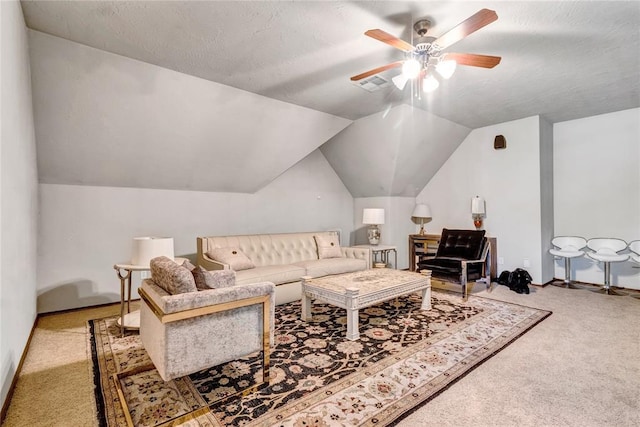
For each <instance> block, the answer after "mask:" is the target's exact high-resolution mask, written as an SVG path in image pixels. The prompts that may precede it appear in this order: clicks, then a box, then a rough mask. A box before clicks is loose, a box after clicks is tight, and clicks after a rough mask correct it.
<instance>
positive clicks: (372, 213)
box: [362, 208, 384, 225]
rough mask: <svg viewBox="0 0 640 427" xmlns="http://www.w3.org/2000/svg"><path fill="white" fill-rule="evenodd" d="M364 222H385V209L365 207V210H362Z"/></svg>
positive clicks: (368, 223)
mask: <svg viewBox="0 0 640 427" xmlns="http://www.w3.org/2000/svg"><path fill="white" fill-rule="evenodd" d="M362 223H363V224H367V225H370V224H371V225H372V224H376V225H380V224H384V209H374V208H366V209H364V211H363V212H362Z"/></svg>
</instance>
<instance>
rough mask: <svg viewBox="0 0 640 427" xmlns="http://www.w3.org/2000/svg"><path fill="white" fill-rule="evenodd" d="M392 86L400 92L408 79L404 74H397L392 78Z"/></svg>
mask: <svg viewBox="0 0 640 427" xmlns="http://www.w3.org/2000/svg"><path fill="white" fill-rule="evenodd" d="M391 81H392V82H393V84H394V85H395V86H396V87H397V88H398V89H400V90H402V89H404V87H405V86H406V84H407V81H409V79H408V78H407V77H406V76H405V75H404V74H398V75H397V76H395V77H394V78H392V79H391Z"/></svg>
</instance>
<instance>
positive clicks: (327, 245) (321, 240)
mask: <svg viewBox="0 0 640 427" xmlns="http://www.w3.org/2000/svg"><path fill="white" fill-rule="evenodd" d="M313 238H314V239H316V246H318V258H319V259H324V258H342V250H341V249H340V242H338V236H336V235H335V234H333V235H330V236H327V235H317V236H313Z"/></svg>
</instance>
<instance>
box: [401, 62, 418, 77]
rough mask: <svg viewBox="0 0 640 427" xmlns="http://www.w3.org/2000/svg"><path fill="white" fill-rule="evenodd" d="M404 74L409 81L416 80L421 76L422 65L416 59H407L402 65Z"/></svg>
mask: <svg viewBox="0 0 640 427" xmlns="http://www.w3.org/2000/svg"><path fill="white" fill-rule="evenodd" d="M402 74H404V76H405V77H406V78H407V79H415V78H416V77H418V74H420V63H419V62H418V61H417V60H416V59H413V58H411V59H407V60H406V61H404V64H402Z"/></svg>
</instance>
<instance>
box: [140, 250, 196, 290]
mask: <svg viewBox="0 0 640 427" xmlns="http://www.w3.org/2000/svg"><path fill="white" fill-rule="evenodd" d="M149 265H150V266H151V278H152V279H153V281H154V282H155V284H156V285H158V286H160V287H161V288H162V289H164V290H165V291H166V292H168V293H169V294H171V295H177V294H183V293H186V292H197V291H198V288H197V287H196V282H195V280H194V278H193V274H191V271H189V269H188V268H186V267H183V266H182V265H178V264H177V263H176V262H175V261H173V260H172V259H170V258H167V257H166V256H161V257H157V258H153V259H152V260H151V261H150V263H149Z"/></svg>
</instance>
